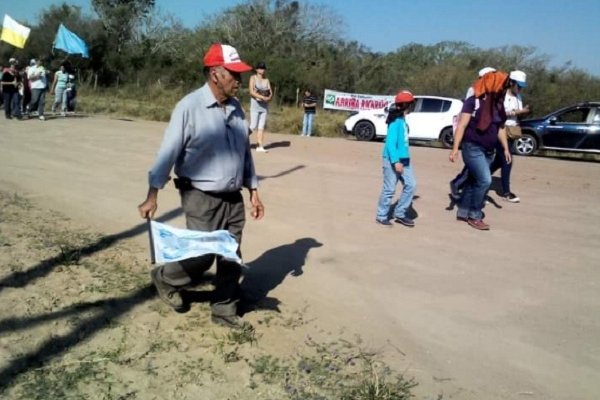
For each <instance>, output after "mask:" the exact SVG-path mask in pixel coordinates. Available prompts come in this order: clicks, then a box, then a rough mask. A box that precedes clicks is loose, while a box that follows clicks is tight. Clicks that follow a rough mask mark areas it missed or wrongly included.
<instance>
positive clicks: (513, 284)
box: [0, 118, 600, 400]
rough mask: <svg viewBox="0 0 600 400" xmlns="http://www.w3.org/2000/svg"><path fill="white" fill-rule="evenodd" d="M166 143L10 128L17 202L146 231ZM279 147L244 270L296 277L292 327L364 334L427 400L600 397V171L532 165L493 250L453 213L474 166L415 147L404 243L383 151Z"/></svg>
mask: <svg viewBox="0 0 600 400" xmlns="http://www.w3.org/2000/svg"><path fill="white" fill-rule="evenodd" d="M164 126H165V125H164V124H161V123H153V122H144V121H124V120H113V119H108V118H69V119H50V120H48V121H46V122H44V123H42V122H40V121H37V120H32V121H24V122H18V121H4V120H3V121H2V122H1V124H0V188H2V189H3V190H10V191H15V192H18V193H21V194H24V195H26V196H28V197H29V198H31V199H33V200H34V201H35V202H36V203H37V204H38V205H39V206H41V207H43V208H45V209H51V210H57V211H60V212H62V213H64V214H65V215H67V216H68V217H70V218H71V219H73V220H75V221H77V222H78V223H80V224H84V225H87V226H89V227H90V228H91V229H93V230H94V231H98V232H102V233H105V234H115V233H119V232H122V231H126V230H128V229H130V228H131V227H133V226H136V225H138V224H139V223H140V222H141V220H140V218H139V216H138V215H137V211H136V206H137V204H138V203H139V202H141V201H142V200H143V198H144V197H145V193H146V189H147V183H146V173H147V172H146V171H147V170H148V168H149V166H150V165H151V163H152V160H153V157H154V155H155V153H156V150H157V149H158V146H159V143H160V140H161V138H162V132H163V129H164ZM268 141H270V142H271V143H272V146H271V150H270V152H269V153H267V154H255V163H256V167H257V171H258V173H259V175H260V176H261V188H260V190H261V196H262V199H263V202H264V203H265V206H266V209H267V214H266V217H265V219H264V220H263V221H259V222H254V221H249V222H248V223H247V228H246V231H245V236H244V243H243V253H244V259H245V261H246V262H247V263H249V264H250V265H251V266H252V263H253V261H254V260H256V259H258V258H261V257H263V259H264V258H265V257H266V258H268V257H270V258H271V259H272V260H274V261H273V262H275V263H286V262H287V263H291V264H293V265H292V266H293V268H290V269H289V270H287V271H285V272H290V271H291V270H292V269H293V270H294V271H295V273H294V274H291V275H287V274H286V273H283V274H280V275H279V276H274V277H273V282H272V285H271V286H272V290H271V291H270V292H269V296H271V297H275V298H277V299H278V300H279V301H281V303H282V306H283V308H284V309H287V310H292V309H297V308H302V307H307V308H306V309H307V311H306V312H307V317H308V318H312V319H315V320H316V321H317V322H318V323H319V324H320V325H321V326H322V327H323V329H324V330H335V329H339V328H340V327H345V329H347V330H348V331H350V332H356V333H357V334H359V335H360V336H361V337H362V338H363V340H364V341H365V342H366V343H369V344H371V345H372V346H373V347H375V348H378V349H380V350H382V351H384V352H386V353H387V354H388V359H389V361H390V362H391V363H392V364H393V365H394V366H395V367H396V368H398V369H399V370H406V373H407V375H411V376H414V377H415V378H416V379H417V380H418V381H419V382H420V386H419V388H418V389H417V393H423V394H424V393H429V394H431V393H443V394H444V398H451V399H540V400H541V399H543V400H551V399H571V400H574V399H589V400H591V399H596V398H598V397H599V396H600V318H598V316H599V310H600V269H599V266H600V251H599V250H598V244H599V243H600V225H599V224H598V222H599V221H600V206H599V205H598V200H599V199H600V163H584V162H575V161H562V160H556V159H544V158H517V159H516V162H515V167H514V171H513V187H514V191H515V192H516V193H517V194H518V195H519V196H520V197H521V199H522V202H521V203H520V204H508V203H506V202H503V201H501V200H499V198H498V196H497V195H496V194H495V193H492V194H491V196H492V198H493V199H496V200H497V205H498V207H496V206H494V205H493V204H491V205H488V206H487V207H486V210H485V211H486V214H487V221H488V222H489V223H490V224H491V226H492V229H491V231H489V232H479V231H476V230H474V229H472V228H469V227H468V226H467V225H466V224H464V223H460V222H457V221H456V220H455V214H454V211H449V210H447V207H448V206H449V201H448V196H447V191H448V190H447V187H448V185H447V182H448V180H449V179H450V178H451V177H452V176H453V175H454V174H455V173H456V172H457V171H458V169H459V168H460V167H461V166H462V165H461V164H460V163H459V164H450V163H449V162H448V161H447V151H446V150H442V149H433V148H425V147H414V148H413V149H412V155H413V160H414V168H415V173H416V177H417V181H418V188H417V193H418V199H417V200H415V202H414V209H415V211H416V212H417V213H418V218H417V219H416V224H417V226H416V227H415V228H414V229H408V228H405V227H402V226H399V225H398V226H394V227H393V228H391V229H386V228H384V227H381V226H378V225H375V223H374V213H375V204H376V201H377V197H378V194H379V190H380V185H381V171H380V169H381V167H380V151H381V146H382V144H381V143H362V142H356V141H353V140H344V139H324V138H303V137H298V136H291V135H275V134H269V135H268ZM178 207H179V204H178V196H177V194H176V192H175V190H174V189H173V188H172V186H169V187H168V189H167V190H164V191H161V193H160V195H159V213H158V215H159V216H160V215H165V214H168V213H170V212H171V213H170V214H169V215H176V217H175V218H172V219H170V220H169V223H172V224H174V225H180V226H181V225H182V219H181V216H180V215H179V214H178V213H177V209H178ZM302 239H313V240H302ZM133 240H134V241H137V242H139V243H140V244H142V245H144V244H145V243H146V241H147V238H146V237H145V236H144V235H143V234H140V235H138V236H136V237H135V238H134V239H133ZM317 242H318V243H317ZM134 256H136V257H139V258H141V259H143V258H144V257H147V255H146V254H143V253H140V254H136V255H134ZM277 271H279V272H281V269H277ZM248 318H250V319H251V318H252V315H251V314H249V315H248ZM281 340H282V341H284V340H285V338H281Z"/></svg>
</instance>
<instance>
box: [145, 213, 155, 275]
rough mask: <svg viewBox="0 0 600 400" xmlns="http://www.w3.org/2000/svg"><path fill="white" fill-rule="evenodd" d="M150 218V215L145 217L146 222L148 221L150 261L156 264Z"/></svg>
mask: <svg viewBox="0 0 600 400" xmlns="http://www.w3.org/2000/svg"><path fill="white" fill-rule="evenodd" d="M151 221H152V220H151V219H150V217H146V222H147V223H148V237H149V238H150V262H151V263H152V264H156V254H155V253H154V237H153V236H152V225H151V223H150V222H151Z"/></svg>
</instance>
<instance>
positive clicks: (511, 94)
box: [490, 71, 529, 203]
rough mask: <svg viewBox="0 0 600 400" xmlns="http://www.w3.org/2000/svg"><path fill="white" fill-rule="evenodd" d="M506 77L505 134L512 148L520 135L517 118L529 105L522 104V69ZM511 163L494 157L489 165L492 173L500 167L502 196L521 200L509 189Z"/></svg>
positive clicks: (524, 84)
mask: <svg viewBox="0 0 600 400" xmlns="http://www.w3.org/2000/svg"><path fill="white" fill-rule="evenodd" d="M508 78H509V79H510V87H509V88H508V90H507V91H506V96H505V97H504V110H505V111H506V134H507V136H508V146H509V148H510V149H512V148H513V145H514V141H515V140H516V139H518V138H519V137H520V136H521V128H520V127H519V118H520V117H522V116H524V115H527V114H529V106H523V100H522V99H521V91H522V90H523V89H524V88H526V87H527V75H526V74H525V72H523V71H512V72H511V73H510V74H509V76H508ZM512 165H513V163H512V162H511V163H508V164H507V163H506V162H505V161H504V159H503V157H499V156H498V151H496V157H495V158H494V161H493V162H492V165H491V166H490V169H491V171H492V174H493V173H494V172H496V171H497V170H498V169H500V180H501V182H502V198H503V199H504V200H506V201H508V202H511V203H518V202H520V201H521V199H519V197H518V196H517V195H515V194H514V193H513V192H511V191H510V174H511V171H512Z"/></svg>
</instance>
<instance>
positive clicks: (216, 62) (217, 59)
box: [204, 43, 252, 72]
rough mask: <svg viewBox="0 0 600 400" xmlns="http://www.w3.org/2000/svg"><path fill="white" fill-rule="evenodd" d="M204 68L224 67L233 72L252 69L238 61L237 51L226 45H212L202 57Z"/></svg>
mask: <svg viewBox="0 0 600 400" xmlns="http://www.w3.org/2000/svg"><path fill="white" fill-rule="evenodd" d="M204 66H205V67H225V68H226V69H228V70H229V71H233V72H248V71H252V67H251V66H249V65H248V64H246V63H245V62H243V61H242V60H240V55H239V54H238V52H237V50H236V49H235V48H233V47H232V46H229V45H227V44H220V43H214V44H212V45H211V46H210V48H209V49H208V51H207V52H206V54H205V55H204Z"/></svg>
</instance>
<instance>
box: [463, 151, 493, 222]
mask: <svg viewBox="0 0 600 400" xmlns="http://www.w3.org/2000/svg"><path fill="white" fill-rule="evenodd" d="M462 157H463V160H464V162H465V167H467V169H468V171H469V178H468V179H467V182H466V183H465V187H464V189H463V195H462V198H461V199H460V201H459V203H458V212H457V214H456V216H457V217H459V218H472V219H481V218H482V216H483V214H482V212H481V210H482V209H483V204H484V201H485V195H486V194H487V192H488V190H489V189H490V185H491V184H492V174H491V173H490V164H491V163H492V160H493V159H494V151H493V150H491V151H490V150H485V149H484V148H483V147H481V146H479V145H478V144H475V143H471V142H463V144H462Z"/></svg>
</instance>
